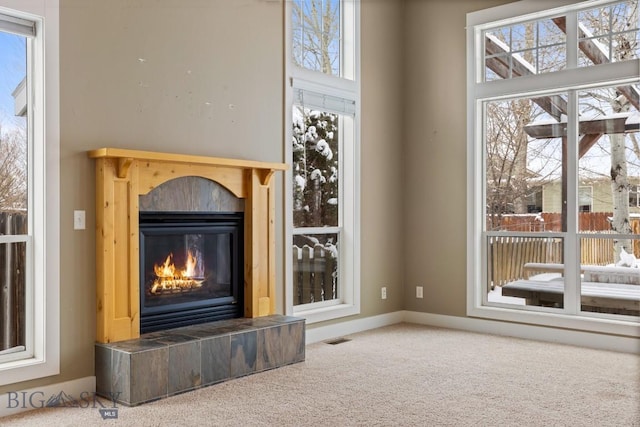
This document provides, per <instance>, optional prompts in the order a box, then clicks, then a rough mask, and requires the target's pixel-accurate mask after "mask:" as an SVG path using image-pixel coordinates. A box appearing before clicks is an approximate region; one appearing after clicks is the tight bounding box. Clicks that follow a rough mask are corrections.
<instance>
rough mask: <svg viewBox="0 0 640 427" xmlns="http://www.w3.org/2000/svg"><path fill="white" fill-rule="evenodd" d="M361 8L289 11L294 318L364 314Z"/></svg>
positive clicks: (330, 2) (323, 2)
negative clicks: (361, 275) (361, 271)
mask: <svg viewBox="0 0 640 427" xmlns="http://www.w3.org/2000/svg"><path fill="white" fill-rule="evenodd" d="M358 9H359V2H356V1H340V0H294V1H293V2H288V3H287V16H288V21H287V24H288V25H287V27H288V34H289V36H288V40H287V52H288V54H287V55H288V58H289V61H288V65H287V75H288V78H287V83H288V84H287V86H288V88H287V91H288V95H289V96H288V97H289V100H290V101H289V104H288V105H289V106H288V112H287V113H286V115H287V128H288V129H290V132H291V134H290V136H289V138H288V140H287V144H286V153H287V157H288V158H289V159H290V162H291V169H290V171H288V172H287V176H286V181H287V184H286V186H287V195H288V197H287V206H288V208H287V211H288V213H287V224H288V227H287V240H288V241H289V242H291V244H290V245H288V246H287V252H288V256H287V259H288V260H289V262H288V263H287V269H286V270H287V298H286V300H287V312H288V313H291V314H295V315H297V316H301V317H305V318H306V319H307V321H308V322H314V321H321V320H327V319H331V318H336V317H341V316H346V315H352V314H357V313H359V310H360V302H359V300H360V298H359V295H360V289H359V268H358V266H359V262H358V259H359V254H358V252H359V248H358V244H359V231H358V221H357V218H358V215H359V203H358V194H359V191H358V187H359V166H358V162H359V149H358V147H359V137H358V135H359V132H358V114H359V112H358V111H359V106H358V104H359V96H360V95H359V84H358V79H357V76H358V72H357V51H358V49H357V39H358V31H357V27H358Z"/></svg>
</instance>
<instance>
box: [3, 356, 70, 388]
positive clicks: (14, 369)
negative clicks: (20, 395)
mask: <svg viewBox="0 0 640 427" xmlns="http://www.w3.org/2000/svg"><path fill="white" fill-rule="evenodd" d="M59 373H60V364H59V361H58V360H55V361H52V360H49V361H46V360H44V359H42V358H30V359H22V360H15V361H12V362H6V363H3V364H0V386H3V385H7V384H15V383H19V382H22V381H29V380H35V379H38V378H43V377H48V376H51V375H57V374H59Z"/></svg>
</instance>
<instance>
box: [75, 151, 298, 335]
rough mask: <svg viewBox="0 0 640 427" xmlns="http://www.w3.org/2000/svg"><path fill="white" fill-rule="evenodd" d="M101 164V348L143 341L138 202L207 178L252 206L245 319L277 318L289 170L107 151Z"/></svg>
mask: <svg viewBox="0 0 640 427" xmlns="http://www.w3.org/2000/svg"><path fill="white" fill-rule="evenodd" d="M88 155H89V157H91V158H94V159H96V276H97V277H96V278H97V283H96V293H97V295H96V298H97V300H96V305H97V307H96V308H97V322H96V329H97V330H96V341H98V342H100V343H108V342H115V341H122V340H127V339H132V338H138V337H139V336H140V290H139V289H140V288H139V283H138V282H139V268H140V267H139V255H140V254H139V230H138V221H139V211H138V197H139V196H140V195H142V194H147V193H148V192H149V191H151V190H153V189H154V188H155V187H157V186H158V185H160V184H162V183H164V182H166V181H169V180H171V179H174V178H180V177H185V176H200V177H203V178H206V179H210V180H212V181H216V182H217V183H219V184H220V185H222V186H224V187H226V188H227V189H228V190H229V191H231V192H232V193H233V194H234V195H235V196H236V197H238V198H242V199H245V232H244V236H245V238H244V239H245V253H244V264H245V265H244V281H245V282H244V315H245V317H260V316H266V315H270V314H274V313H275V236H274V233H275V224H274V216H275V201H274V200H275V199H274V185H273V180H272V179H271V177H272V176H273V173H274V172H275V171H281V170H285V169H286V168H287V165H286V164H284V163H265V162H257V161H249V160H237V159H223V158H216V157H201V156H192V155H182V154H170V153H158V152H148V151H135V150H125V149H119V148H101V149H98V150H93V151H90V152H89V153H88Z"/></svg>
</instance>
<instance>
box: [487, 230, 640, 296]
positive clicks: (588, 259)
mask: <svg viewBox="0 0 640 427" xmlns="http://www.w3.org/2000/svg"><path fill="white" fill-rule="evenodd" d="M488 245H489V247H488V254H489V259H490V262H489V265H490V271H489V275H490V276H489V283H490V284H492V287H495V286H502V285H505V284H506V283H508V282H511V281H513V280H518V279H528V277H527V272H526V271H524V264H526V263H545V264H562V263H563V259H562V239H559V238H545V237H522V236H491V237H489V241H488ZM636 257H638V252H636ZM638 258H640V257H638ZM580 263H581V264H583V265H607V264H613V263H614V259H613V239H602V238H588V237H585V238H582V239H581V241H580Z"/></svg>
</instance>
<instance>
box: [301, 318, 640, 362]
mask: <svg viewBox="0 0 640 427" xmlns="http://www.w3.org/2000/svg"><path fill="white" fill-rule="evenodd" d="M400 322H407V323H415V324H419V325H428V326H436V327H441V328H449V329H460V330H464V331H469V332H478V333H483V334H491V335H501V336H509V337H514V338H522V339H528V340H534V341H544V342H552V343H558V344H568V345H575V346H579V347H586V348H594V349H599V350H610V351H618V352H624V353H636V354H640V339H639V338H634V337H627V336H617V335H608V334H600V333H595V332H585V331H575V330H568V329H559V328H551V327H546V326H537V325H525V324H520V323H509V322H501V321H496V320H486V319H477V318H471V317H458V316H447V315H442V314H432V313H420V312H416V311H396V312H393V313H386V314H381V315H378V316H372V317H366V318H363V319H356V320H351V321H349V320H347V321H344V322H341V323H336V324H331V325H327V326H318V327H315V328H309V327H307V333H306V342H307V344H313V343H315V342H319V341H326V340H330V339H335V338H339V337H342V336H344V335H348V334H354V333H357V332H364V331H367V330H370V329H375V328H380V327H383V326H389V325H393V324H396V323H400Z"/></svg>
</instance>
